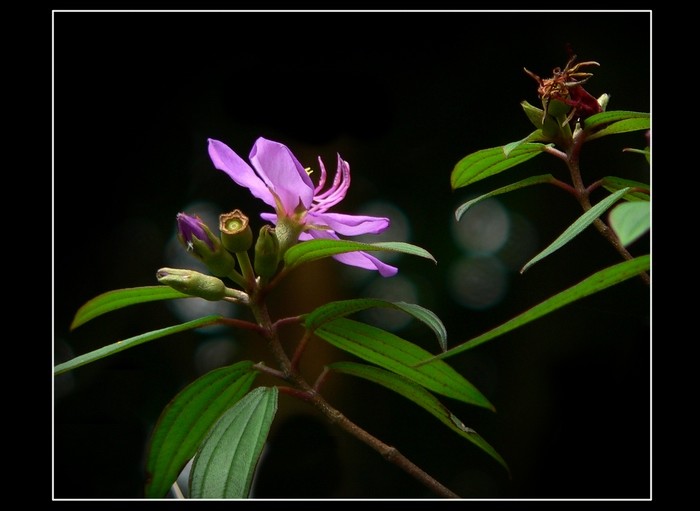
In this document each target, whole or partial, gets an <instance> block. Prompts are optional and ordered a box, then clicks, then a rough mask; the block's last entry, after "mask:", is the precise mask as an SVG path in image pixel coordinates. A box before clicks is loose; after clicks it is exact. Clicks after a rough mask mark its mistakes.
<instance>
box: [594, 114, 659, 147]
mask: <svg viewBox="0 0 700 511" xmlns="http://www.w3.org/2000/svg"><path fill="white" fill-rule="evenodd" d="M650 127H651V115H650V114H648V113H643V112H626V111H623V110H613V111H610V112H601V113H599V114H595V115H591V116H590V117H589V118H588V119H586V121H585V122H584V128H583V129H584V133H585V134H586V140H587V141H591V140H595V139H596V138H600V137H604V136H606V135H615V134H617V133H627V132H629V131H639V130H648V129H649V128H650Z"/></svg>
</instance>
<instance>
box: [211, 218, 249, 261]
mask: <svg viewBox="0 0 700 511" xmlns="http://www.w3.org/2000/svg"><path fill="white" fill-rule="evenodd" d="M219 230H220V231H221V241H222V242H223V244H224V247H226V249H227V250H228V251H229V252H233V253H234V254H235V253H238V252H247V251H248V249H249V248H250V247H251V245H252V244H253V231H252V230H251V229H250V225H248V217H247V216H245V215H244V214H243V213H242V212H241V211H240V210H238V209H234V210H233V211H232V212H231V213H224V214H223V215H220V216H219Z"/></svg>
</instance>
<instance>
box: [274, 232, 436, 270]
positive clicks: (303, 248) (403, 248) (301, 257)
mask: <svg viewBox="0 0 700 511" xmlns="http://www.w3.org/2000/svg"><path fill="white" fill-rule="evenodd" d="M359 251H362V252H376V251H385V252H401V253H403V254H409V255H415V256H419V257H424V258H426V259H430V260H431V261H433V262H434V263H437V261H436V260H435V258H434V257H433V256H432V255H430V253H429V252H428V251H427V250H424V249H422V248H420V247H417V246H415V245H411V244H410V243H403V242H400V241H393V242H384V243H358V242H356V241H346V240H329V239H313V240H309V241H302V242H301V243H298V244H296V245H294V246H293V247H291V248H290V249H289V250H287V252H285V254H284V264H285V267H286V268H287V269H292V268H294V267H296V266H299V265H301V264H304V263H308V262H311V261H316V260H317V259H323V258H324V257H330V256H333V255H336V254H345V253H347V252H359Z"/></svg>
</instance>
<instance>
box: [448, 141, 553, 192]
mask: <svg viewBox="0 0 700 511" xmlns="http://www.w3.org/2000/svg"><path fill="white" fill-rule="evenodd" d="M506 147H508V146H504V147H493V148H491V149H482V150H481V151H477V152H475V153H472V154H470V155H468V156H465V157H464V158H462V159H461V160H460V161H459V162H457V165H455V167H454V169H453V170H452V174H451V176H450V182H451V185H452V189H453V190H456V189H457V188H462V187H464V186H467V185H470V184H472V183H476V182H477V181H480V180H482V179H485V178H487V177H490V176H493V175H496V174H498V173H500V172H503V171H504V170H507V169H509V168H511V167H515V166H516V165H519V164H520V163H523V162H525V161H527V160H529V159H530V158H534V157H535V156H537V155H538V154H540V153H541V152H542V151H543V150H544V148H545V147H546V146H545V145H543V144H536V143H530V142H528V143H523V144H519V145H518V146H517V147H515V148H509V149H511V150H510V152H509V153H508V154H506V152H505V148H506Z"/></svg>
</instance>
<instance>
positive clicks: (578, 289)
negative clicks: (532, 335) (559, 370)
mask: <svg viewBox="0 0 700 511" xmlns="http://www.w3.org/2000/svg"><path fill="white" fill-rule="evenodd" d="M649 264H650V256H649V254H647V255H643V256H640V257H637V258H635V259H632V260H629V261H624V262H622V263H618V264H616V265H614V266H610V267H609V268H606V269H604V270H601V271H599V272H597V273H594V274H593V275H591V276H590V277H588V278H586V279H585V280H582V281H581V282H579V283H578V284H576V285H574V286H572V287H570V288H569V289H567V290H565V291H562V292H561V293H558V294H556V295H554V296H552V297H551V298H549V299H547V300H545V301H544V302H542V303H540V304H538V305H535V306H534V307H533V308H531V309H529V310H528V311H526V312H523V313H522V314H520V315H519V316H517V317H515V318H513V319H511V320H510V321H506V322H505V323H503V324H502V325H501V326H498V327H496V328H494V329H492V330H489V331H488V332H486V333H484V334H481V335H480V336H478V337H475V338H473V339H470V340H469V341H467V342H465V343H463V344H460V345H459V346H455V347H454V348H452V349H450V350H447V351H446V352H445V353H441V354H440V355H436V356H434V357H431V358H430V359H428V360H424V361H423V362H421V363H420V364H418V366H419V367H423V365H424V364H428V363H431V364H432V362H433V361H435V360H439V359H443V358H447V357H451V356H453V355H456V354H457V353H461V352H463V351H466V350H468V349H471V348H474V347H476V346H478V345H479V344H483V343H485V342H487V341H490V340H492V339H495V338H496V337H498V336H499V335H503V334H505V333H506V332H510V331H511V330H515V329H516V328H518V327H521V326H523V325H525V324H527V323H530V322H531V321H534V320H536V319H538V318H540V317H542V316H544V315H546V314H549V313H550V312H553V311H555V310H557V309H559V308H561V307H563V306H564V305H567V304H569V303H571V302H574V301H576V300H580V299H581V298H584V297H586V296H588V295H592V294H593V293H597V292H598V291H602V290H603V289H606V288H608V287H610V286H612V285H614V284H619V283H620V282H623V281H625V280H627V279H629V278H630V277H634V276H635V275H639V274H640V273H643V272H645V271H647V270H648V269H649Z"/></svg>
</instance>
